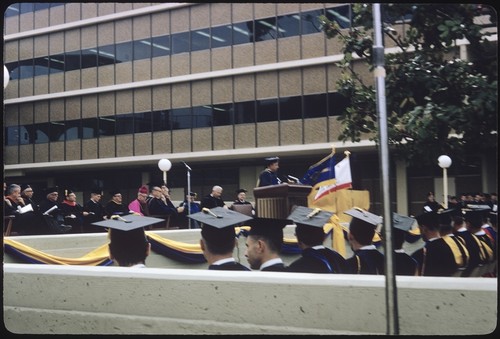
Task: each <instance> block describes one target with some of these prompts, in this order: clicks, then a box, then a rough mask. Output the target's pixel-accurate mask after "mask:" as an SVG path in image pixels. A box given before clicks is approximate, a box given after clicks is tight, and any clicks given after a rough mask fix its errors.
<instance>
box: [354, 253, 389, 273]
mask: <svg viewBox="0 0 500 339" xmlns="http://www.w3.org/2000/svg"><path fill="white" fill-rule="evenodd" d="M384 260H385V258H384V255H383V254H382V253H381V252H379V251H378V250H377V249H359V250H357V251H354V255H353V256H352V257H350V258H349V259H347V260H346V264H347V270H348V273H351V274H384V272H385V270H384V267H385V266H384Z"/></svg>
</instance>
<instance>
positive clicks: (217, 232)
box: [187, 207, 252, 246]
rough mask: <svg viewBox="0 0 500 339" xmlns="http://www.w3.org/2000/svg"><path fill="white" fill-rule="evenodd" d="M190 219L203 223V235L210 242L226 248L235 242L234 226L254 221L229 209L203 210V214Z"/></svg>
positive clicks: (190, 216)
mask: <svg viewBox="0 0 500 339" xmlns="http://www.w3.org/2000/svg"><path fill="white" fill-rule="evenodd" d="M187 217H188V218H191V219H194V220H196V221H199V222H200V223H202V227H201V235H202V237H203V238H205V239H206V240H207V241H208V242H210V243H214V244H220V245H221V246H224V245H225V244H227V243H228V242H229V241H232V240H234V238H235V233H234V225H236V224H239V223H242V222H244V221H247V220H250V219H252V217H250V216H247V215H245V214H242V213H239V212H236V211H232V210H230V209H227V208H222V207H215V208H212V209H208V208H203V209H202V211H201V212H198V213H194V214H190V215H188V216H187Z"/></svg>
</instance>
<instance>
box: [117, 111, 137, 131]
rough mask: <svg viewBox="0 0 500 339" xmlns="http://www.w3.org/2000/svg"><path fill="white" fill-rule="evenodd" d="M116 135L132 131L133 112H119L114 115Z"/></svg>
mask: <svg viewBox="0 0 500 339" xmlns="http://www.w3.org/2000/svg"><path fill="white" fill-rule="evenodd" d="M115 128H116V132H115V133H116V135H119V134H132V133H134V114H133V113H128V114H119V115H116V124H115Z"/></svg>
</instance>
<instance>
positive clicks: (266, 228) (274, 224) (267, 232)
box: [246, 218, 292, 250]
mask: <svg viewBox="0 0 500 339" xmlns="http://www.w3.org/2000/svg"><path fill="white" fill-rule="evenodd" d="M290 223H292V221H291V220H287V219H271V218H253V219H250V220H249V221H248V222H247V223H246V224H247V225H248V226H250V232H248V235H249V236H251V235H253V236H263V237H266V238H267V239H269V240H270V241H271V242H272V243H273V244H274V246H275V248H276V249H277V250H280V249H281V245H282V244H283V228H284V227H285V226H286V225H288V224H290Z"/></svg>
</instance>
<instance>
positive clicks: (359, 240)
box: [344, 207, 385, 274]
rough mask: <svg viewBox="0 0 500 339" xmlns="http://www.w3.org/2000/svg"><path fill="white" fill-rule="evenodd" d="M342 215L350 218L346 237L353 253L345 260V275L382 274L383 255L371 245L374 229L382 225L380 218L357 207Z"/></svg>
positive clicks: (383, 268)
mask: <svg viewBox="0 0 500 339" xmlns="http://www.w3.org/2000/svg"><path fill="white" fill-rule="evenodd" d="M344 213H345V214H347V215H350V216H352V219H351V221H350V223H349V233H348V236H347V237H348V241H349V244H350V246H351V249H352V251H353V252H354V254H353V256H352V257H350V258H348V259H347V260H346V263H347V270H348V272H347V273H351V274H384V273H385V263H384V260H385V258H384V254H382V253H381V252H379V251H378V250H377V248H376V247H375V245H374V244H373V236H374V235H375V229H376V227H377V225H379V224H381V223H382V217H380V216H378V215H375V214H373V213H370V212H368V211H365V210H362V209H361V208H357V207H355V208H352V209H350V210H348V211H345V212H344Z"/></svg>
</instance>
